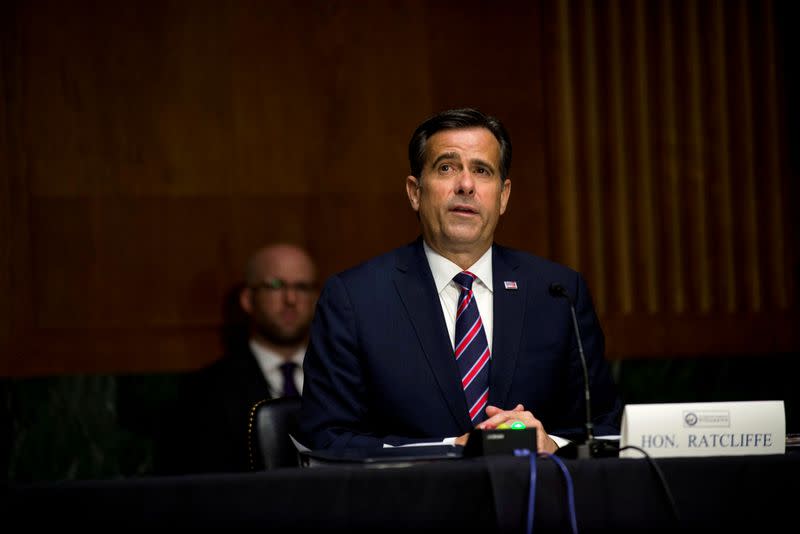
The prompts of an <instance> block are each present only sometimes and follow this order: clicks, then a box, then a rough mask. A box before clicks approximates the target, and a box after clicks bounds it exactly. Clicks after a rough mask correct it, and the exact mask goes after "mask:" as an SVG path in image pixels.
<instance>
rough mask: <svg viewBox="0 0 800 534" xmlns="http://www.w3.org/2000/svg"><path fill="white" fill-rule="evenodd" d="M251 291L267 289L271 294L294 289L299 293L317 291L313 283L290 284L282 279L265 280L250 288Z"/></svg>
mask: <svg viewBox="0 0 800 534" xmlns="http://www.w3.org/2000/svg"><path fill="white" fill-rule="evenodd" d="M250 289H252V290H254V291H257V290H259V289H265V290H267V291H269V292H270V293H277V292H278V291H289V290H290V289H293V290H295V291H296V292H298V293H304V294H311V293H312V292H313V291H314V289H315V285H314V283H313V282H295V283H293V284H290V283H289V282H287V281H286V280H281V279H280V278H270V279H269V280H265V281H263V282H261V283H260V284H256V285H254V286H250Z"/></svg>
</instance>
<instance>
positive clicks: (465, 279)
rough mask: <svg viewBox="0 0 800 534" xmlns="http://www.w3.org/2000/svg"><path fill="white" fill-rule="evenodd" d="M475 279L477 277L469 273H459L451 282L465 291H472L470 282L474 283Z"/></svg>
mask: <svg viewBox="0 0 800 534" xmlns="http://www.w3.org/2000/svg"><path fill="white" fill-rule="evenodd" d="M475 278H477V277H476V276H475V275H474V274H472V273H471V272H469V271H461V272H460V273H458V274H457V275H455V276H454V277H453V280H454V281H455V283H456V284H458V285H460V286H462V287H465V288H466V289H472V282H474V281H475Z"/></svg>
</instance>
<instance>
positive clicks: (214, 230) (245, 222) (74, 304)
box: [0, 0, 800, 376]
mask: <svg viewBox="0 0 800 534" xmlns="http://www.w3.org/2000/svg"><path fill="white" fill-rule="evenodd" d="M781 10H785V6H784V5H783V4H775V3H773V2H755V1H744V0H731V1H725V0H711V1H708V2H692V1H688V0H687V1H675V2H673V1H656V2H639V1H599V0H597V1H596V0H585V1H580V2H551V1H540V2H524V1H519V2H517V1H512V2H503V3H499V4H498V3H491V2H484V1H479V0H471V1H467V2H450V1H444V2H426V1H423V0H404V1H392V2H351V1H346V0H334V1H321V0H320V1H311V0H308V1H303V2H295V1H290V0H274V1H267V2H264V1H256V0H251V1H247V0H238V1H234V2H229V3H220V2H214V1H200V2H186V1H172V2H133V3H113V2H112V3H102V2H92V1H89V0H83V1H77V2H69V3H64V2H56V1H38V2H22V1H16V2H6V3H4V4H3V6H2V7H0V15H2V16H0V19H1V20H0V28H2V35H1V36H0V59H1V60H2V64H0V67H2V68H0V82H1V83H2V88H3V91H2V99H3V100H2V105H0V120H2V130H1V131H0V156H2V161H1V162H0V163H1V164H2V167H0V169H1V170H2V174H3V175H2V177H0V187H1V189H0V231H2V234H0V236H2V239H0V244H1V245H2V248H1V249H0V260H2V267H3V268H2V272H0V293H2V300H0V304H2V305H0V323H2V326H0V374H4V375H14V376H28V375H38V374H68V373H81V372H97V373H102V372H147V371H159V370H180V369H189V368H193V367H197V366H199V365H202V364H204V363H207V362H209V361H211V360H213V359H214V358H216V357H217V356H218V355H219V351H220V346H219V339H218V338H219V334H218V332H217V330H218V327H219V326H220V323H221V320H222V304H223V302H222V301H223V299H224V297H225V294H226V292H227V291H228V290H229V288H230V287H231V286H232V285H233V284H234V283H236V281H237V280H238V279H239V277H240V271H241V268H242V265H243V263H244V261H245V259H246V258H247V256H248V254H249V253H250V252H251V251H252V250H253V249H255V248H256V247H258V246H259V245H261V244H263V243H266V242H269V241H272V240H290V241H294V242H298V243H300V244H303V245H305V246H307V247H308V248H309V249H310V250H311V252H312V253H313V254H314V255H315V256H316V257H317V258H318V261H319V263H320V272H321V275H322V277H323V278H324V277H327V276H328V275H330V274H333V273H334V272H336V271H339V270H341V269H344V268H346V267H349V266H351V265H353V264H355V263H357V262H359V261H362V260H364V259H366V258H368V257H370V256H373V255H375V254H378V253H380V252H383V251H385V250H388V249H390V248H392V247H394V246H396V245H399V244H402V243H405V242H407V241H410V240H411V239H413V238H414V237H415V236H416V235H417V232H418V230H417V223H416V220H415V218H414V214H413V212H411V210H410V208H409V207H408V206H407V204H406V200H405V193H404V178H405V176H406V174H407V172H408V170H407V161H406V146H407V142H408V137H409V136H410V134H411V132H412V131H413V129H414V127H415V126H416V125H417V124H418V122H419V121H420V120H422V119H423V118H424V117H426V116H427V115H429V114H431V113H433V112H435V111H438V110H441V109H444V108H448V107H457V106H465V105H471V106H476V107H479V108H482V109H484V110H485V111H487V112H489V113H492V114H494V115H497V116H498V117H500V118H501V119H502V120H503V121H504V122H505V123H506V125H507V126H508V128H509V130H510V132H511V135H512V138H513V141H514V148H515V153H514V163H513V166H512V178H513V189H512V191H513V194H512V197H511V201H510V204H509V210H508V212H507V214H506V215H505V216H504V218H503V220H502V221H501V225H500V228H499V230H498V234H497V237H498V241H499V242H501V243H504V244H507V245H511V246H515V247H518V248H523V249H526V250H529V251H531V252H534V253H537V254H540V255H542V256H547V257H551V258H553V259H556V260H558V261H562V262H564V263H566V264H568V265H570V266H572V267H574V268H576V269H578V270H580V271H582V272H583V273H585V275H586V277H587V280H588V281H589V283H590V286H591V288H592V291H593V295H594V297H595V301H596V304H597V307H598V310H599V312H600V315H601V319H602V321H603V323H604V325H605V328H606V332H607V337H608V353H609V356H610V357H612V358H624V357H638V356H676V355H684V354H685V355H701V354H708V355H725V354H745V353H759V352H787V351H796V350H797V349H798V347H799V346H800V341H799V340H798V335H797V334H796V333H795V330H796V329H795V328H793V323H794V321H795V320H796V318H797V297H796V279H795V277H796V273H797V264H796V261H797V256H796V253H797V252H796V251H797V236H796V231H795V228H794V227H793V225H792V221H793V220H795V217H796V216H795V214H794V211H796V210H791V206H792V204H791V203H790V202H791V199H790V198H789V197H790V194H791V193H792V192H793V191H795V186H794V185H793V184H794V182H793V171H794V169H792V168H791V166H790V165H789V157H788V156H789V152H788V147H787V138H788V137H787V136H788V134H787V129H788V128H790V127H796V126H793V123H788V121H789V119H788V118H787V115H786V103H785V98H786V95H785V91H786V82H785V77H786V75H787V74H786V65H785V63H786V59H785V51H784V48H783V47H784V43H785V42H787V40H788V39H789V36H788V35H787V34H786V30H785V29H784V28H785V27H786V26H785V25H783V24H780V21H781V13H782V11H781Z"/></svg>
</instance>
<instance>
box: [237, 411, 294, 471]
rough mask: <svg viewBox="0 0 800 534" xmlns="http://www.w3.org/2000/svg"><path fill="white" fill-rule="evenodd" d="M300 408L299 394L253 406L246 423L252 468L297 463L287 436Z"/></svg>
mask: <svg viewBox="0 0 800 534" xmlns="http://www.w3.org/2000/svg"><path fill="white" fill-rule="evenodd" d="M299 410H300V397H279V398H277V399H264V400H261V401H258V402H257V403H256V404H254V405H253V407H252V408H251V409H250V417H249V420H248V425H247V433H248V436H247V438H248V439H247V443H248V448H249V451H248V453H249V455H250V469H251V470H252V471H257V470H260V469H276V468H278V467H297V466H299V465H300V461H299V457H298V454H297V449H296V448H295V446H294V443H292V440H291V438H290V437H289V433H290V432H291V431H292V429H293V428H294V425H295V417H296V415H297V412H298V411H299Z"/></svg>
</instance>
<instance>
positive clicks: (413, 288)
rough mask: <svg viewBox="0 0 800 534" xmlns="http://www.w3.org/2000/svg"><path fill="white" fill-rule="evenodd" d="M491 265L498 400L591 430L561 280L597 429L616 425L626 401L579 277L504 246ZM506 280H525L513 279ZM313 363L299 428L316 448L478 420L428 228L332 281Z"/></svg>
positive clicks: (421, 436) (435, 435)
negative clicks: (428, 251) (427, 247)
mask: <svg viewBox="0 0 800 534" xmlns="http://www.w3.org/2000/svg"><path fill="white" fill-rule="evenodd" d="M492 272H493V274H492V276H493V286H494V290H493V300H494V328H493V336H494V338H493V342H492V359H491V363H490V365H491V367H490V384H489V404H490V405H494V406H498V407H500V408H505V409H512V408H514V407H515V406H516V405H517V404H518V403H521V404H522V405H524V406H525V409H526V410H529V411H531V412H532V413H533V415H534V416H535V417H536V418H538V419H539V420H541V421H542V423H543V425H544V428H545V430H546V431H547V432H548V433H551V434H555V435H562V436H564V437H579V436H582V435H584V432H585V430H584V429H585V417H586V416H585V398H584V389H583V387H584V386H583V371H582V366H581V363H580V357H579V354H578V348H577V343H576V338H575V335H574V333H573V327H572V316H571V313H570V309H569V304H568V302H567V301H566V300H565V299H563V298H555V297H552V296H551V295H550V294H549V290H548V288H549V285H550V283H551V282H559V283H561V284H562V285H563V286H564V287H565V288H567V290H568V291H569V292H570V294H571V295H573V296H574V298H575V299H576V304H575V306H576V312H577V316H578V322H579V324H580V328H581V335H582V338H583V347H584V353H585V355H586V358H587V365H588V370H589V380H590V384H591V392H592V416H593V422H594V425H595V434H596V435H602V434H618V433H619V426H618V425H619V416H620V408H621V404H620V401H619V398H618V396H617V392H616V387H615V385H614V383H613V381H612V379H611V375H610V372H609V368H608V365H607V363H606V361H605V359H604V338H603V333H602V330H601V328H600V324H599V322H598V320H597V316H596V314H595V311H594V308H593V305H592V300H591V297H590V295H589V291H588V289H587V286H586V283H585V282H584V280H583V278H582V277H581V275H580V274H578V273H577V272H575V271H573V270H571V269H569V268H567V267H564V266H561V265H558V264H556V263H553V262H550V261H547V260H545V259H542V258H539V257H536V256H533V255H531V254H527V253H524V252H520V251H515V250H512V249H508V248H505V247H501V246H498V245H494V246H493V247H492ZM505 281H514V282H516V283H517V288H516V289H506V288H505V286H504V282H505ZM304 373H305V379H304V380H305V382H304V386H303V402H302V408H301V412H300V421H299V438H300V441H301V442H302V443H303V444H304V445H306V446H308V447H310V448H312V449H324V448H332V449H344V448H351V447H357V448H371V447H380V446H382V445H383V444H384V443H388V444H392V445H400V444H405V443H411V442H424V441H433V440H440V439H443V438H445V437H454V436H460V435H462V434H464V433H466V432H469V431H470V430H471V429H472V425H471V423H470V420H469V416H468V410H467V404H466V400H465V399H464V393H463V391H462V389H461V382H460V378H459V372H458V368H457V364H456V361H455V358H454V356H453V347H452V344H451V341H450V339H449V335H448V332H447V327H446V325H445V321H444V317H443V316H442V308H441V304H440V300H439V296H438V294H437V292H436V288H435V285H434V280H433V275H432V274H431V270H430V267H429V265H428V261H427V258H426V257H425V252H424V248H423V245H422V239H421V238H419V239H417V240H416V241H415V242H413V243H411V244H410V245H408V246H405V247H401V248H398V249H396V250H393V251H391V252H389V253H386V254H384V255H381V256H378V257H376V258H374V259H372V260H369V261H367V262H365V263H363V264H361V265H359V266H356V267H354V268H352V269H349V270H347V271H344V272H342V273H340V274H338V275H335V276H332V277H331V278H330V279H328V281H327V282H326V283H325V286H324V288H323V290H322V292H321V294H320V298H319V301H318V303H317V309H316V313H315V316H314V320H313V323H312V327H311V339H310V344H309V347H308V351H307V353H306V358H305V360H304Z"/></svg>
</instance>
